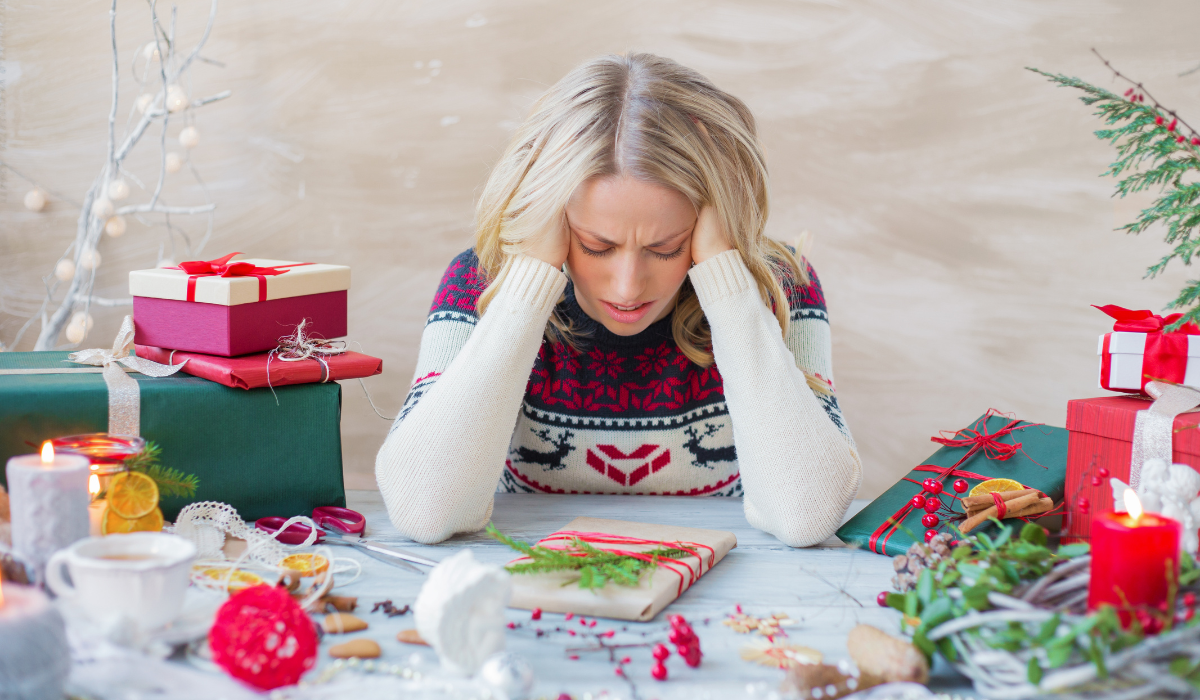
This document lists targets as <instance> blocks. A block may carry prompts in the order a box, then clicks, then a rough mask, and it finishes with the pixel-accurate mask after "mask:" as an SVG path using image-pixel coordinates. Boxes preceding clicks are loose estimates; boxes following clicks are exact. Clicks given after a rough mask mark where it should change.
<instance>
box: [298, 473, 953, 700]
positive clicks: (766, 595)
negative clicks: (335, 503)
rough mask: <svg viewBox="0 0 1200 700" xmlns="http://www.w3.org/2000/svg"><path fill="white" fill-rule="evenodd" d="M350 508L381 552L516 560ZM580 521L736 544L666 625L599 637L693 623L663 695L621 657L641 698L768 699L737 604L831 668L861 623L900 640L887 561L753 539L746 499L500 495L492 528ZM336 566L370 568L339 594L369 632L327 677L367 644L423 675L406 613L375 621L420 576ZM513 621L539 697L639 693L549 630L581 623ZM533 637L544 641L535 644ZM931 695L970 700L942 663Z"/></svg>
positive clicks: (403, 598) (628, 636)
mask: <svg viewBox="0 0 1200 700" xmlns="http://www.w3.org/2000/svg"><path fill="white" fill-rule="evenodd" d="M347 498H348V505H349V507H350V508H353V509H355V510H357V511H360V512H362V513H363V514H365V515H366V517H367V523H368V526H367V536H368V537H370V538H372V539H375V540H377V541H380V542H385V543H391V544H395V545H399V546H402V547H404V548H405V549H408V550H410V551H413V552H414V553H419V554H422V555H424V556H427V557H429V558H430V559H437V560H440V559H444V558H445V557H447V556H449V555H451V554H453V553H454V552H456V551H458V550H459V549H460V548H462V547H470V548H471V549H472V550H473V551H474V554H475V556H476V558H477V559H479V560H480V561H483V562H489V563H495V564H504V563H506V562H508V561H509V560H511V559H512V558H513V557H514V556H515V555H514V553H513V552H512V551H511V550H509V549H508V548H507V547H504V546H503V545H501V544H500V543H498V542H496V541H495V540H492V539H491V538H489V537H488V536H486V535H485V534H484V533H482V532H480V533H475V534H471V535H460V536H458V537H455V538H453V539H451V540H448V541H446V542H443V543H440V544H438V545H419V544H416V543H413V542H410V541H408V540H405V539H403V538H401V537H400V536H399V535H398V533H396V530H395V528H393V527H392V524H391V522H390V521H389V520H388V517H387V513H386V511H385V509H384V505H383V501H382V498H381V497H380V495H379V493H378V492H376V491H350V492H349V493H348V496H347ZM865 505H866V502H865V501H856V502H855V504H854V506H853V507H852V508H851V513H850V514H853V513H855V512H857V511H858V510H859V509H861V508H862V507H863V506H865ZM580 515H588V516H593V517H599V518H612V519H618V520H633V521H640V522H653V523H665V524H674V525H684V526H692V527H703V528H709V529H717V530H728V531H730V532H733V533H734V534H736V535H737V540H738V544H737V547H736V548H735V549H734V550H733V551H731V552H730V553H729V554H728V555H727V556H726V557H725V559H724V560H722V561H721V563H719V564H718V565H717V566H716V567H715V568H714V569H713V570H712V571H710V572H708V573H706V574H705V575H704V576H703V578H701V579H700V581H699V582H698V583H696V584H695V585H694V586H692V587H691V588H690V589H689V590H687V591H686V592H685V593H684V594H683V595H682V596H681V597H680V598H679V599H678V600H677V601H676V602H674V603H673V604H671V605H670V606H669V607H668V608H667V611H666V613H665V614H663V613H660V614H659V616H658V618H656V619H655V620H654V621H652V622H648V623H626V622H621V621H611V620H600V621H599V622H598V623H597V626H596V627H595V628H592V629H594V630H595V631H601V630H606V629H615V630H616V631H617V634H616V636H614V637H613V638H612V641H613V642H616V643H621V642H625V643H638V642H644V641H654V642H657V641H664V642H665V641H666V631H667V624H666V621H665V618H666V614H676V613H677V614H681V615H683V616H685V617H686V618H688V620H689V621H691V623H692V625H693V627H694V628H695V629H696V633H697V634H698V636H699V637H700V640H701V645H702V649H703V651H704V661H703V664H702V666H701V667H700V668H699V669H694V670H693V669H689V668H687V667H686V666H685V665H684V664H683V661H682V659H680V658H679V657H678V656H675V655H674V654H673V655H672V656H671V658H670V659H669V660H668V662H667V665H668V668H669V671H670V680H669V681H668V682H666V683H658V682H656V681H654V680H653V679H651V677H650V667H651V665H652V664H653V659H652V658H651V655H650V649H649V648H632V649H628V650H627V651H625V652H624V653H625V654H627V655H628V656H629V657H631V659H632V662H631V663H630V664H628V665H627V666H626V669H627V672H628V675H629V677H630V678H632V679H633V681H634V684H635V685H636V693H637V696H638V697H641V698H672V697H691V698H697V697H705V696H707V697H713V698H723V697H758V696H761V697H766V695H767V694H768V693H769V692H770V691H771V690H774V689H775V688H777V687H778V684H779V681H780V680H781V679H782V677H783V673H782V672H781V671H779V670H777V669H770V668H766V667H762V666H758V665H755V664H752V663H750V662H747V661H743V660H742V659H741V658H740V650H741V649H742V648H743V647H744V646H746V645H747V644H749V643H751V642H753V641H755V640H757V639H761V637H758V636H757V635H745V634H736V633H734V632H733V631H732V630H730V629H729V628H728V627H726V626H725V625H722V624H721V621H722V620H723V619H725V617H726V615H728V614H730V613H732V612H734V610H735V606H736V605H737V604H739V603H740V604H741V605H742V608H743V610H744V611H745V612H747V613H751V614H758V615H763V616H765V615H767V614H770V613H776V612H779V613H787V614H788V615H789V616H790V617H791V618H792V619H794V620H796V621H797V622H798V623H799V624H798V625H796V626H793V627H790V628H788V630H787V631H788V637H789V640H790V641H792V642H794V643H797V644H802V645H804V646H807V647H811V648H814V649H817V650H819V651H820V652H822V653H823V654H824V655H825V659H826V660H827V661H828V662H830V663H835V662H836V661H837V660H839V659H843V658H847V653H846V635H847V633H848V632H849V631H850V629H851V628H852V627H853V626H854V625H856V624H858V623H860V622H863V623H868V624H872V625H876V626H877V627H880V628H882V629H884V630H886V631H889V632H892V633H895V632H896V631H897V630H898V617H899V615H898V613H896V612H894V611H892V610H889V609H885V608H880V607H879V606H878V605H877V604H876V602H875V598H876V595H877V594H878V593H879V592H880V591H881V590H884V589H886V588H888V587H889V585H890V584H889V579H890V577H891V575H892V562H891V559H890V558H888V557H883V556H879V555H875V554H870V553H867V552H864V551H861V550H859V549H856V548H852V547H847V546H846V545H844V544H842V543H841V542H840V541H839V540H837V539H836V538H834V539H832V540H830V541H827V542H825V543H823V544H822V545H820V546H818V547H812V548H808V549H792V548H790V547H787V546H785V545H783V544H782V543H781V542H779V541H778V540H777V539H775V538H774V537H772V536H771V535H768V534H766V533H764V532H761V531H759V530H756V529H754V528H752V527H750V525H749V524H747V523H746V519H745V517H744V516H743V514H742V502H741V499H736V498H712V497H699V498H682V497H654V496H583V495H563V496H559V495H515V494H513V495H509V494H498V495H497V496H496V506H495V510H494V512H493V516H492V517H493V522H495V524H496V526H497V527H498V528H500V529H501V530H502V531H504V532H506V533H508V534H510V535H512V536H514V537H516V538H518V539H523V540H526V541H534V540H537V539H539V538H541V537H544V536H546V535H548V534H550V533H551V532H554V531H555V530H557V529H559V528H561V527H562V526H563V525H565V524H566V523H568V522H569V521H571V520H572V519H573V518H575V517H577V516H580ZM847 517H849V514H848V515H847ZM335 554H336V555H337V556H339V557H353V558H355V559H358V560H359V561H360V562H361V563H362V565H363V575H362V577H361V578H359V579H358V580H357V581H355V582H353V583H351V584H349V585H346V586H341V587H339V588H338V589H337V591H336V592H337V593H339V594H343V595H354V596H357V597H358V600H359V608H358V610H357V614H358V615H359V616H361V617H362V618H363V619H365V620H367V621H368V622H369V623H370V625H371V627H370V629H368V630H366V631H364V632H360V633H357V634H356V635H326V637H325V639H324V640H323V641H322V644H321V661H320V666H321V667H324V666H326V665H328V664H329V663H330V662H331V659H330V657H329V655H328V648H329V647H331V646H333V645H334V644H337V643H340V642H342V641H345V640H346V639H347V638H349V637H353V636H368V637H371V638H372V639H375V640H376V641H378V642H379V644H380V645H381V646H382V648H383V657H382V659H381V660H382V661H387V662H389V663H404V662H405V661H406V660H407V659H408V658H409V657H410V656H411V655H412V654H413V653H416V654H419V655H422V656H423V657H424V658H425V661H426V662H427V663H431V664H432V663H434V662H435V659H436V655H435V654H434V653H433V651H432V650H430V649H429V648H427V647H419V646H412V645H406V644H402V643H400V642H398V641H396V634H397V633H398V632H399V631H401V630H403V629H407V628H411V627H413V626H415V625H414V622H413V618H412V614H411V613H409V614H407V615H403V616H400V617H394V618H391V619H388V618H387V617H385V616H384V615H383V614H381V613H375V614H372V613H371V612H370V611H371V607H372V605H373V604H374V603H375V602H377V601H382V600H385V599H390V600H392V601H393V602H394V603H395V604H396V605H397V606H400V605H403V604H409V603H411V602H412V601H413V600H415V599H416V596H417V593H418V592H419V591H420V588H421V584H422V583H423V581H424V579H425V576H423V575H420V574H416V573H411V572H408V571H405V570H403V569H400V568H396V567H394V566H390V565H388V564H385V563H382V562H380V561H377V560H375V559H372V558H370V557H367V556H363V555H361V554H360V553H359V552H358V551H356V550H353V549H350V548H344V547H338V548H336V549H335ZM507 615H508V619H509V620H510V621H512V622H514V623H518V624H519V625H520V627H519V628H518V629H515V630H512V631H510V632H509V633H508V649H509V650H510V651H512V652H515V653H517V654H520V655H521V656H523V657H525V658H526V659H527V660H528V661H529V662H530V664H531V665H532V666H533V669H534V673H535V675H536V679H537V685H536V686H535V696H545V697H549V698H555V697H557V696H558V694H559V693H561V692H567V693H571V694H573V695H574V696H575V697H576V698H588V697H589V695H590V696H591V697H595V698H598V697H601V696H602V694H603V693H604V691H607V692H608V693H609V694H610V695H614V696H616V697H623V698H628V697H632V696H633V693H634V688H631V686H630V684H629V683H628V682H626V681H624V680H622V679H621V678H619V677H618V676H616V675H615V673H614V669H615V664H614V663H613V662H612V661H610V660H609V655H608V653H606V652H593V653H578V656H579V657H580V658H579V659H578V660H572V659H570V658H569V656H571V655H575V654H576V652H569V651H568V648H575V647H579V646H583V644H582V643H581V642H580V640H579V638H578V637H571V636H569V635H567V634H566V633H565V632H554V631H553V630H554V629H555V628H556V627H557V628H562V629H564V630H565V629H567V628H574V629H577V630H578V629H580V628H579V627H578V621H577V620H574V621H571V622H570V623H568V622H566V621H565V620H564V619H563V616H562V615H556V614H550V613H547V614H545V615H544V616H543V618H542V620H541V621H540V622H537V623H535V622H532V621H531V620H530V614H529V612H528V611H524V610H509V611H508V612H507ZM536 627H540V628H541V629H542V630H543V631H545V632H547V634H545V635H544V636H543V637H541V638H538V637H537V636H536V631H535V628H536ZM931 687H932V688H933V689H935V690H937V691H939V692H943V693H949V694H954V695H960V696H962V697H971V694H970V686H969V683H968V682H967V681H966V679H964V678H963V677H962V676H959V675H958V674H957V673H955V672H954V671H953V669H951V668H949V667H947V666H944V665H942V664H941V663H940V662H939V664H938V666H936V667H935V669H934V679H933V682H932V684H931Z"/></svg>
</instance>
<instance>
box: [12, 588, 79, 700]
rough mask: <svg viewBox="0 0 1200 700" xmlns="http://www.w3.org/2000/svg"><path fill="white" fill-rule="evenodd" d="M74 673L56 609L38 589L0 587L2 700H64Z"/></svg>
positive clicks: (63, 628)
mask: <svg viewBox="0 0 1200 700" xmlns="http://www.w3.org/2000/svg"><path fill="white" fill-rule="evenodd" d="M70 670H71V654H70V650H69V649H68V648H67V632H66V628H65V626H64V625H63V619H62V616H61V615H59V613H58V610H56V609H55V608H54V607H53V606H52V605H50V601H49V600H47V599H46V596H45V595H44V594H43V593H42V592H41V591H39V590H37V589H35V588H30V587H29V586H18V585H17V584H15V583H0V690H2V691H4V694H3V696H2V697H14V698H26V699H28V700H62V698H63V695H64V694H63V687H64V686H65V685H66V682H67V675H68V673H69V672H70Z"/></svg>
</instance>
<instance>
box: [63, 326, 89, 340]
mask: <svg viewBox="0 0 1200 700" xmlns="http://www.w3.org/2000/svg"><path fill="white" fill-rule="evenodd" d="M66 336H67V341H68V342H71V343H81V342H83V339H84V338H86V337H87V331H85V330H83V326H79V325H76V324H74V323H72V324H71V325H69V326H67V332H66Z"/></svg>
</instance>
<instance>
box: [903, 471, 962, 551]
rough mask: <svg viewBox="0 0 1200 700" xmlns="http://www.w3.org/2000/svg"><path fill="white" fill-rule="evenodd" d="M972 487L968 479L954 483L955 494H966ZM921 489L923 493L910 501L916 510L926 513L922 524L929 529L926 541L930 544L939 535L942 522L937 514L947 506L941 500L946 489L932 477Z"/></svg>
mask: <svg viewBox="0 0 1200 700" xmlns="http://www.w3.org/2000/svg"><path fill="white" fill-rule="evenodd" d="M970 487H971V485H970V484H968V483H967V481H966V479H955V481H954V492H955V493H966V491H967V489H969V488H970ZM921 488H922V491H921V493H918V494H917V495H915V496H913V497H912V500H911V501H909V505H911V506H912V507H913V509H914V510H924V511H925V515H924V516H922V518H921V524H922V525H924V526H925V527H927V528H929V529H928V530H926V531H925V541H926V542H928V541H929V540H931V539H933V536H934V535H936V534H937V529H936V528H937V526H938V525H940V524H941V522H942V519H941V518H939V517H938V515H937V512H938V510H940V509H941V508H942V507H943V506H944V505H945V504H944V503H942V499H941V498H939V495H940V494H941V493H942V491H943V490H944V487H943V486H942V482H940V481H938V480H937V479H934V478H932V477H931V478H928V479H926V480H925V481H923V482H921Z"/></svg>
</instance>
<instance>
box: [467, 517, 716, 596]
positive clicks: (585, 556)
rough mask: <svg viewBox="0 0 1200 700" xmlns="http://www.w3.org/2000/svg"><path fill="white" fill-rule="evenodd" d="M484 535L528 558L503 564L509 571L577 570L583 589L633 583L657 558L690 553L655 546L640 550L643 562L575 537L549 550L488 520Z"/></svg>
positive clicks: (535, 572)
mask: <svg viewBox="0 0 1200 700" xmlns="http://www.w3.org/2000/svg"><path fill="white" fill-rule="evenodd" d="M487 534H489V535H491V536H492V537H494V538H495V539H497V540H499V541H500V542H503V543H504V544H506V545H508V546H509V547H512V548H513V549H515V550H516V551H518V552H520V553H521V554H523V555H525V556H526V557H529V559H530V561H526V562H519V563H516V564H509V565H508V566H506V567H505V568H506V569H508V571H509V572H511V573H514V574H544V573H551V572H554V571H577V572H579V578H578V583H579V587H580V588H583V589H585V590H599V589H601V588H604V586H605V585H606V584H608V582H610V581H611V582H612V583H614V584H616V585H618V586H636V585H638V581H639V580H640V579H641V575H642V572H644V571H646V570H650V571H653V570H654V569H656V568H657V567H658V560H659V559H681V558H683V557H687V556H693V555H692V553H691V552H689V551H687V550H686V549H679V548H675V547H657V548H655V549H651V550H649V551H646V552H641V554H645V555H648V556H650V557H651V558H652V561H644V560H642V559H638V558H637V557H631V556H629V555H627V554H617V553H614V552H609V551H605V550H603V549H600V548H598V547H595V546H593V545H591V544H589V543H587V542H584V541H583V540H581V539H578V538H573V539H571V540H570V541H568V542H567V545H566V547H565V548H563V549H551V548H549V547H541V546H537V545H531V544H529V543H527V542H522V541H520V540H514V539H513V538H511V537H509V536H508V535H506V534H504V533H503V532H500V531H499V530H498V529H496V526H495V525H493V524H491V523H488V526H487ZM567 583H571V581H568V582H567ZM564 585H566V584H564Z"/></svg>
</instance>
